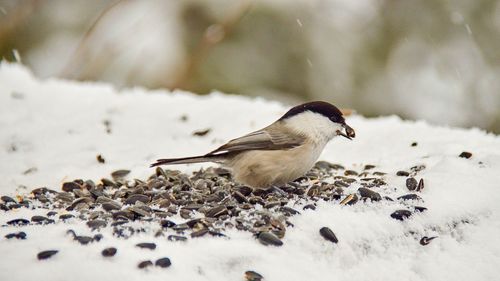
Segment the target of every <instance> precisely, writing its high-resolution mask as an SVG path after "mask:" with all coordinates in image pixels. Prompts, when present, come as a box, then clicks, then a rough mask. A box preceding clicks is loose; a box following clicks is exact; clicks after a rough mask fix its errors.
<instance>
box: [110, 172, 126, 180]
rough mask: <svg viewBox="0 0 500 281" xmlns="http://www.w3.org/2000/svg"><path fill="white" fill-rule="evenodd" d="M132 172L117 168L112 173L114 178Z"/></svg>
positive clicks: (122, 176)
mask: <svg viewBox="0 0 500 281" xmlns="http://www.w3.org/2000/svg"><path fill="white" fill-rule="evenodd" d="M129 173H130V170H116V171H114V172H112V173H111V177H113V178H114V179H119V178H124V177H126V176H127V175H128V174H129Z"/></svg>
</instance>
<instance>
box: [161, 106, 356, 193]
mask: <svg viewBox="0 0 500 281" xmlns="http://www.w3.org/2000/svg"><path fill="white" fill-rule="evenodd" d="M344 130H345V132H344ZM336 136H343V137H345V138H348V139H352V138H354V137H355V132H354V130H353V129H352V128H351V127H349V126H348V125H347V124H346V123H345V120H344V117H343V116H342V112H341V111H340V110H339V109H338V108H337V107H335V106H334V105H332V104H330V103H327V102H324V101H313V102H308V103H304V104H301V105H298V106H295V107H293V108H292V109H290V110H289V111H288V112H287V113H285V115H283V116H282V117H281V118H280V119H278V120H277V121H276V122H274V123H272V124H271V125H269V126H267V127H265V128H263V129H260V130H258V131H255V132H253V133H250V134H247V135H244V136H242V137H239V138H236V139H233V140H231V141H229V142H228V143H226V144H224V145H223V146H221V147H219V148H217V149H215V150H214V151H211V152H209V153H207V154H205V155H202V156H194V157H183V158H170V159H158V160H157V161H156V163H154V164H151V167H155V166H160V165H173V164H189V163H202V162H214V163H219V164H222V165H223V166H226V167H228V168H230V169H231V171H232V175H233V178H234V180H235V181H236V182H238V183H241V184H245V185H248V186H251V187H253V188H258V189H268V188H271V187H276V188H277V187H278V186H282V185H284V184H286V183H288V182H290V181H293V180H295V179H297V178H299V177H301V176H303V175H304V174H305V173H307V172H308V171H309V170H310V169H311V168H312V167H313V166H314V164H315V163H316V160H317V159H318V157H319V156H320V154H321V152H322V151H323V148H324V147H325V145H326V144H327V143H328V142H329V141H330V140H331V139H332V138H334V137H336Z"/></svg>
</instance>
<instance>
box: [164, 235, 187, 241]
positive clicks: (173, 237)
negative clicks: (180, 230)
mask: <svg viewBox="0 0 500 281" xmlns="http://www.w3.org/2000/svg"><path fill="white" fill-rule="evenodd" d="M167 240H168V241H186V240H187V238H186V237H184V236H180V235H169V236H168V237H167Z"/></svg>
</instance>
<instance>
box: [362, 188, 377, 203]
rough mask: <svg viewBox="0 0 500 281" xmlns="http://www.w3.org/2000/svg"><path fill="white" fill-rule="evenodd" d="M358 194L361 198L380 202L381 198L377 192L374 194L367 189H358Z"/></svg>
mask: <svg viewBox="0 0 500 281" xmlns="http://www.w3.org/2000/svg"><path fill="white" fill-rule="evenodd" d="M358 192H359V194H360V195H361V197H366V198H370V199H371V200H372V201H380V200H382V196H380V194H379V193H378V192H375V191H373V190H371V189H369V188H365V187H360V188H358Z"/></svg>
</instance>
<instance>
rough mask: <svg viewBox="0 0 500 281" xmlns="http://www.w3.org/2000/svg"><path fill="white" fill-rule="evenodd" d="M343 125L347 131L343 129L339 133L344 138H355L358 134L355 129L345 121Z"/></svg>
mask: <svg viewBox="0 0 500 281" xmlns="http://www.w3.org/2000/svg"><path fill="white" fill-rule="evenodd" d="M342 127H344V129H345V133H344V132H342V131H337V133H338V134H339V135H340V136H343V137H344V138H347V139H350V140H352V138H354V137H355V136H356V132H354V129H353V128H351V127H349V125H347V124H345V123H344V124H342Z"/></svg>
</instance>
